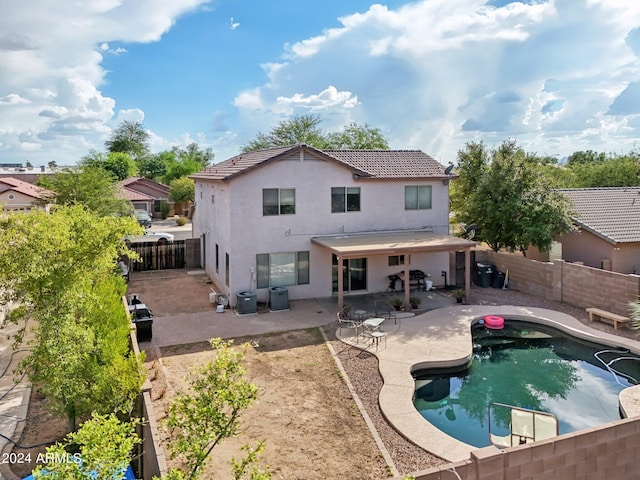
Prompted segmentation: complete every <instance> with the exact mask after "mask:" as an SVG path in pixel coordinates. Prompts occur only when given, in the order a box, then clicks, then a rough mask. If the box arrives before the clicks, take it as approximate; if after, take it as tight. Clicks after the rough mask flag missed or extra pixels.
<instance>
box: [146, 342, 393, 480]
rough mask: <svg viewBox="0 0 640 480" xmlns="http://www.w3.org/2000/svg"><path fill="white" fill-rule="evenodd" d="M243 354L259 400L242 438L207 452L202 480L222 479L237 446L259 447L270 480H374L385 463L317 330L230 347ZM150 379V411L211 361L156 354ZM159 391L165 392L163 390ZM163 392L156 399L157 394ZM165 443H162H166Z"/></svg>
mask: <svg viewBox="0 0 640 480" xmlns="http://www.w3.org/2000/svg"><path fill="white" fill-rule="evenodd" d="M243 342H250V345H249V346H248V347H247V350H246V367H247V371H248V378H249V380H250V381H251V382H253V383H255V384H256V385H257V386H258V388H259V392H260V394H259V399H258V401H257V402H256V403H254V405H252V406H251V407H250V408H249V410H248V411H246V413H245V414H243V416H242V433H241V434H240V435H239V436H238V437H237V438H234V439H230V440H227V441H225V442H224V443H223V444H221V445H220V446H219V447H216V449H215V450H214V455H212V457H213V458H212V462H211V465H210V468H209V470H208V472H207V474H206V475H205V478H229V474H230V463H229V460H230V458H231V457H233V456H235V457H239V456H240V454H241V452H240V446H242V445H244V444H246V443H251V444H255V443H256V442H258V441H261V440H263V441H265V442H266V450H265V453H264V454H263V462H264V464H268V465H270V466H271V468H272V470H273V472H274V473H275V475H274V478H286V479H344V478H362V479H381V478H385V477H387V476H388V471H387V469H386V466H385V463H384V461H383V459H382V456H381V455H380V453H379V451H378V448H377V447H376V444H375V442H374V440H373V438H372V436H371V434H370V433H369V431H368V429H367V426H366V425H365V423H364V420H363V418H362V417H361V415H360V414H359V411H358V409H357V407H356V405H355V403H354V401H353V399H352V398H351V395H350V393H349V390H348V389H347V387H346V385H345V383H344V381H343V379H342V378H341V375H340V373H339V371H338V369H337V368H336V365H335V363H334V361H333V359H332V358H331V355H330V353H329V350H328V348H327V346H326V345H325V343H324V341H323V339H322V336H321V334H320V332H319V330H318V329H309V330H298V331H293V332H288V333H283V334H273V335H264V336H259V337H250V338H243V339H236V342H235V343H236V345H241V344H242V343H243ZM161 354H162V362H161V363H162V365H161V366H160V365H159V364H158V363H157V362H155V359H154V358H152V357H153V356H150V357H151V358H150V359H149V361H150V362H151V364H152V365H153V367H152V369H154V370H156V372H153V373H152V374H151V375H150V377H155V379H154V380H153V382H152V385H153V389H154V390H152V396H153V398H154V399H155V402H154V408H155V409H156V415H157V416H158V417H161V416H163V412H165V409H166V405H167V403H168V401H169V400H170V398H171V397H172V396H173V394H174V392H175V390H176V389H178V388H184V381H183V379H184V377H185V376H186V374H187V373H188V372H189V370H190V369H191V368H192V367H193V366H194V365H199V364H202V363H203V362H206V361H207V360H209V359H211V358H212V352H211V350H210V348H209V346H208V345H207V344H195V345H190V346H183V347H168V348H165V349H162V350H161ZM165 388H166V390H165ZM162 391H164V395H163V396H162V398H159V399H158V398H157V396H158V394H160V393H161V392H162ZM165 438H166V437H165Z"/></svg>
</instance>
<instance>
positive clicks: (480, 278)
mask: <svg viewBox="0 0 640 480" xmlns="http://www.w3.org/2000/svg"><path fill="white" fill-rule="evenodd" d="M494 270H495V267H494V266H493V265H488V264H484V263H477V264H476V285H478V286H479V287H482V288H487V287H490V286H491V276H492V274H493V271H494Z"/></svg>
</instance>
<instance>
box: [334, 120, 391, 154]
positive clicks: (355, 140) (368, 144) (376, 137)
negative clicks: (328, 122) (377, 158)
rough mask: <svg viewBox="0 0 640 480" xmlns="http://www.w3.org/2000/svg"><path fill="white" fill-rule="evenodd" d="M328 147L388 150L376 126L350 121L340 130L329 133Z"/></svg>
mask: <svg viewBox="0 0 640 480" xmlns="http://www.w3.org/2000/svg"><path fill="white" fill-rule="evenodd" d="M328 140H329V142H328V143H329V145H330V146H331V147H330V148H333V149H338V150H389V143H388V142H387V139H386V138H384V136H383V135H382V132H380V129H378V128H372V127H370V126H369V125H367V124H366V123H365V124H364V126H360V125H358V124H357V123H355V122H352V123H350V124H349V125H347V126H346V127H344V129H343V130H342V131H341V132H337V133H331V134H329V139H328Z"/></svg>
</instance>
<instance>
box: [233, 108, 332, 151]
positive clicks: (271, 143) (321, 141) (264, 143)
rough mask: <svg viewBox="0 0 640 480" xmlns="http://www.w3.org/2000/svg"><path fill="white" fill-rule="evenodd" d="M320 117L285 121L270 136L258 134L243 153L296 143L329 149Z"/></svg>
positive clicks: (302, 116)
mask: <svg viewBox="0 0 640 480" xmlns="http://www.w3.org/2000/svg"><path fill="white" fill-rule="evenodd" d="M320 123H321V120H320V117H319V116H318V115H296V116H295V117H293V118H292V119H291V120H283V121H281V122H280V123H279V124H278V125H276V126H275V127H273V128H272V129H271V131H270V132H269V134H266V135H265V134H263V133H258V135H257V136H256V138H255V139H253V140H251V141H250V142H249V143H247V144H246V145H245V146H244V147H242V151H243V152H251V151H253V150H262V149H265V148H272V147H283V146H286V145H294V144H296V143H305V144H307V145H310V146H312V147H315V148H319V149H322V148H328V145H329V143H328V138H327V135H326V134H325V133H324V131H322V130H321V129H320V127H319V126H318V125H320Z"/></svg>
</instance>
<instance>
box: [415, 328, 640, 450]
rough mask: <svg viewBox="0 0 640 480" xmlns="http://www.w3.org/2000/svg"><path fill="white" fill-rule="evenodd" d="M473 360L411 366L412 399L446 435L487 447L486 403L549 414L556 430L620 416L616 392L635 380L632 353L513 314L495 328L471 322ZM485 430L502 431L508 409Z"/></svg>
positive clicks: (638, 375)
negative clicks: (429, 367)
mask: <svg viewBox="0 0 640 480" xmlns="http://www.w3.org/2000/svg"><path fill="white" fill-rule="evenodd" d="M472 337H473V360H472V362H471V366H470V367H469V368H467V369H465V370H463V371H455V372H442V371H440V372H437V371H422V372H417V373H416V374H415V375H414V377H415V380H416V390H415V395H414V405H415V407H416V408H417V409H418V411H420V413H421V414H422V416H423V417H424V418H425V419H427V420H428V421H429V422H431V423H432V424H433V425H435V426H436V427H438V428H439V429H440V430H442V431H443V432H445V433H446V434H448V435H450V436H452V437H454V438H456V439H458V440H460V441H462V442H465V443H467V444H470V445H474V446H476V447H483V446H486V445H489V444H490V442H489V415H488V408H489V405H490V404H491V403H494V402H497V403H503V404H507V405H513V406H516V407H522V408H528V409H532V410H538V411H542V412H548V413H552V414H554V415H555V416H556V417H557V418H558V425H559V433H561V434H562V433H567V432H571V431H575V430H580V429H583V428H587V427H593V426H596V425H600V424H603V423H606V422H610V421H613V420H618V419H620V412H619V406H618V393H619V392H620V391H621V390H623V389H624V388H626V387H629V386H632V385H637V384H638V379H640V357H639V356H637V355H633V354H630V353H629V352H628V351H625V350H623V349H617V348H611V347H607V346H605V345H599V344H596V343H592V342H586V341H583V340H580V339H577V338H574V337H571V336H569V335H567V334H565V333H563V332H560V331H559V330H556V329H553V328H551V327H546V326H542V325H538V324H535V323H529V322H521V321H515V320H507V321H505V328H504V329H502V330H489V329H487V328H485V327H484V326H483V325H474V326H473V327H472ZM491 422H492V425H491V432H492V433H493V434H496V435H507V433H508V427H509V417H508V411H506V410H503V411H501V412H495V413H494V412H493V411H492V413H491Z"/></svg>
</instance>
